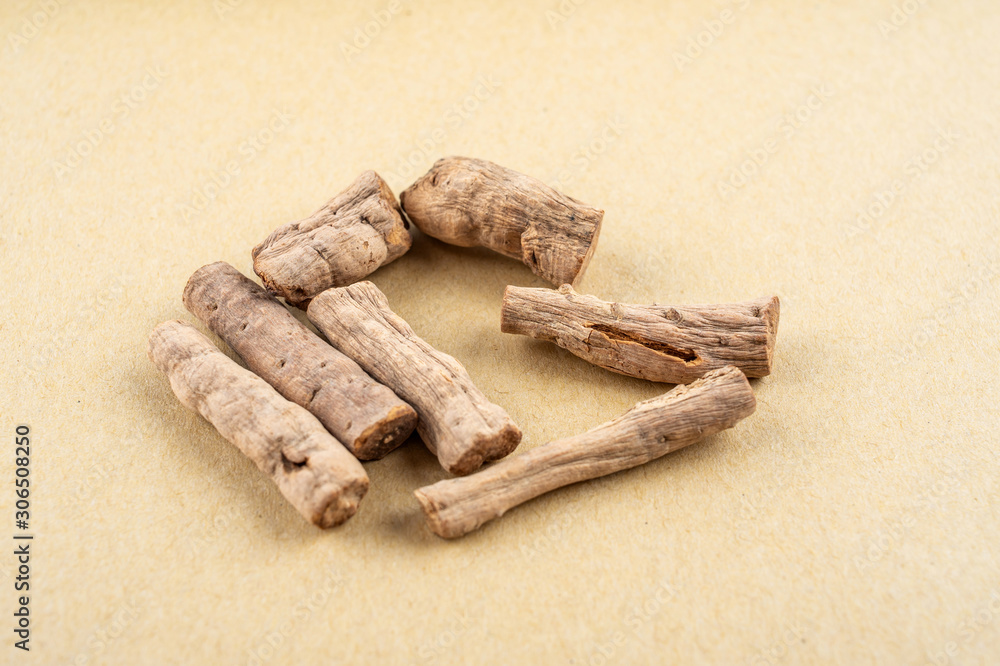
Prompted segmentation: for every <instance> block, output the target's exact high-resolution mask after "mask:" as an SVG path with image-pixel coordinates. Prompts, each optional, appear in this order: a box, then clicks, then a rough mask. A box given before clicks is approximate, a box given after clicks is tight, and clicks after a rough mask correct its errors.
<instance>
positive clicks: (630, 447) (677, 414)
mask: <svg viewBox="0 0 1000 666" xmlns="http://www.w3.org/2000/svg"><path fill="white" fill-rule="evenodd" d="M756 405H757V403H756V400H755V398H754V395H753V390H752V389H751V388H750V384H749V382H748V381H747V378H746V376H745V375H744V374H743V373H742V372H740V371H739V370H737V369H736V368H733V367H727V368H722V369H721V370H714V371H712V372H710V373H709V374H707V375H705V377H703V378H702V379H699V380H698V381H696V382H694V383H693V384H690V385H687V386H685V385H681V386H677V387H676V388H674V389H673V390H672V391H669V392H667V393H665V394H664V395H661V396H658V397H656V398H652V399H650V400H646V401H644V402H640V403H639V404H637V405H636V406H635V407H633V408H632V409H630V410H629V411H627V412H625V413H624V414H622V415H621V416H619V417H618V418H616V419H614V420H611V421H608V422H607V423H604V424H602V425H600V426H598V427H596V428H594V429H593V430H589V431H587V432H585V433H583V434H580V435H576V436H574V437H568V438H565V439H558V440H555V441H552V442H549V443H548V444H545V445H543V446H540V447H538V448H535V449H532V450H531V451H528V452H527V453H525V454H523V455H520V456H516V457H514V458H508V459H507V460H503V461H501V462H499V463H497V464H496V465H494V466H492V467H489V468H488V469H485V470H482V471H481V472H478V473H476V474H473V475H472V476H467V477H465V478H462V479H446V480H444V481H439V482H437V483H435V484H434V485H431V486H426V487H424V488H420V489H419V490H417V491H415V495H416V497H417V499H418V500H419V501H420V505H421V506H422V507H423V510H424V513H425V514H426V516H427V523H428V525H429V526H430V528H431V530H432V531H433V532H434V533H435V534H437V535H438V536H440V537H444V538H446V539H451V538H455V537H460V536H462V535H464V534H468V533H469V532H471V531H473V530H476V529H478V528H479V527H480V526H482V525H483V524H484V523H486V522H487V521H490V520H493V519H494V518H498V517H500V516H502V515H503V514H504V513H505V512H506V511H508V510H509V509H511V508H513V507H515V506H518V505H519V504H522V503H524V502H527V501H528V500H530V499H533V498H535V497H538V496H539V495H542V494H544V493H547V492H549V491H551V490H555V489H556V488H561V487H563V486H566V485H569V484H571V483H577V482H579V481H586V480H588V479H595V478H597V477H600V476H605V475H607V474H612V473H614V472H618V471H621V470H624V469H629V468H631V467H636V466H638V465H642V464H644V463H647V462H649V461H650V460H654V459H656V458H659V457H661V456H663V455H666V454H667V453H670V452H671V451H676V450H677V449H680V448H683V447H685V446H688V445H690V444H694V443H695V442H697V441H698V440H700V439H702V438H703V437H707V436H709V435H713V434H715V433H718V432H721V431H722V430H725V429H727V428H731V427H733V426H734V425H736V423H737V422H738V421H740V420H741V419H744V418H746V417H747V416H750V415H751V414H753V412H754V409H755V408H756Z"/></svg>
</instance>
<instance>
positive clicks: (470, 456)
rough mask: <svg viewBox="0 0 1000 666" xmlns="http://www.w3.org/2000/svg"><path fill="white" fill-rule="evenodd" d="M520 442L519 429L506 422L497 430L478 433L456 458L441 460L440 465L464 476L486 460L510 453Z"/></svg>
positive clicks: (502, 456) (496, 458)
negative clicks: (485, 433)
mask: <svg viewBox="0 0 1000 666" xmlns="http://www.w3.org/2000/svg"><path fill="white" fill-rule="evenodd" d="M520 443H521V429H520V428H518V427H517V426H516V425H514V424H513V423H510V422H508V423H507V424H506V425H505V426H504V427H503V428H502V429H501V430H500V431H499V432H495V433H490V434H489V435H479V436H478V437H476V438H475V440H474V441H473V444H472V446H470V447H469V448H468V449H467V450H466V451H465V452H464V453H462V455H461V457H459V458H458V460H454V461H451V460H447V461H446V460H442V461H440V462H441V466H442V467H444V468H445V469H446V470H448V471H449V472H451V473H452V474H454V475H455V476H466V475H468V474H472V473H473V472H475V471H476V470H478V469H479V468H480V467H482V466H483V465H484V464H486V463H488V462H493V461H494V460H499V459H500V458H504V457H506V456H508V455H510V454H511V453H512V452H513V451H514V449H516V448H517V445H518V444H520Z"/></svg>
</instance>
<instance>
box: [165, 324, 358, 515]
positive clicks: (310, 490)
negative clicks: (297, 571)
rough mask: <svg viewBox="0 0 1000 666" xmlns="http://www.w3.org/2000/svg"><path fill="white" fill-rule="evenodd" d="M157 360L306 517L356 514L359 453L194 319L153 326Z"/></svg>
mask: <svg viewBox="0 0 1000 666" xmlns="http://www.w3.org/2000/svg"><path fill="white" fill-rule="evenodd" d="M149 357H150V359H152V361H153V363H155V364H156V367H158V368H159V369H160V370H161V371H163V372H164V373H165V374H166V375H167V377H168V378H169V379H170V387H171V388H172V389H173V391H174V393H175V394H176V395H177V398H178V399H179V400H180V401H181V403H182V404H183V405H185V406H186V407H188V408H190V409H192V410H194V411H196V412H198V413H199V414H201V415H202V416H204V417H205V418H206V419H207V420H208V421H209V422H210V423H211V424H212V425H214V426H215V428H216V429H217V430H218V431H219V433H220V434H221V435H222V436H223V437H225V438H226V439H228V440H229V441H230V442H232V443H233V444H235V445H236V446H237V447H239V449H240V450H241V451H242V452H243V453H244V454H246V456H247V457H248V458H250V459H251V460H252V461H253V462H254V463H256V465H257V467H259V468H260V470H261V471H262V472H264V473H265V474H267V475H268V476H270V477H271V478H272V479H274V482H275V483H276V484H278V488H279V489H280V490H281V493H282V494H283V495H284V496H285V497H286V498H287V499H288V501H289V502H291V503H292V505H293V506H294V507H295V508H296V509H297V510H298V511H299V513H301V514H302V515H303V516H305V518H306V519H307V520H308V521H309V522H311V523H313V524H314V525H318V526H319V527H324V528H325V527H333V526H335V525H339V524H341V523H343V522H344V521H345V520H347V519H348V518H350V517H351V516H353V515H354V513H355V512H356V511H357V509H358V503H359V502H360V501H361V498H362V497H364V495H365V493H366V492H367V491H368V475H367V474H365V470H364V468H363V467H362V466H361V463H359V462H358V460H357V458H355V457H354V456H352V455H351V454H350V453H349V452H348V451H347V449H345V448H344V447H343V445H341V443H340V442H338V441H337V440H336V439H335V438H334V437H333V436H332V435H330V433H328V432H327V431H326V430H325V429H324V428H323V425H322V424H321V423H320V422H319V421H318V420H317V419H316V417H315V416H313V415H312V414H310V413H309V412H307V411H306V410H305V409H303V408H301V407H299V406H298V405H296V404H295V403H292V402H289V401H287V400H285V399H284V398H282V397H281V396H280V395H278V393H277V391H275V390H274V389H273V388H271V386H270V385H269V384H268V383H267V382H265V381H264V380H263V379H261V378H260V377H258V376H257V375H255V374H253V373H252V372H250V371H249V370H246V369H244V368H242V367H240V366H239V365H238V364H237V363H236V362H235V361H233V360H232V359H230V358H229V357H228V356H226V355H225V354H223V353H222V352H221V351H219V349H218V348H217V347H216V346H215V345H213V344H212V343H211V342H210V341H209V340H208V338H206V337H205V336H204V335H202V334H201V333H199V332H198V330H197V329H195V328H194V327H193V326H191V325H190V324H187V323H185V322H182V321H168V322H164V323H162V324H160V325H159V326H157V327H156V328H155V329H153V332H152V334H151V335H150V337H149Z"/></svg>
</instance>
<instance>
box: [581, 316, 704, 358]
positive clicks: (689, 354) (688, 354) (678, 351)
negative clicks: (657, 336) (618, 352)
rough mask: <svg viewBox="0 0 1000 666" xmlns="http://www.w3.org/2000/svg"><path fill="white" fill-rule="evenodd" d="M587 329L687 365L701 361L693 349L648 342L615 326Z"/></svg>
mask: <svg viewBox="0 0 1000 666" xmlns="http://www.w3.org/2000/svg"><path fill="white" fill-rule="evenodd" d="M586 327H587V328H589V329H590V330H592V331H597V332H598V333H603V334H604V335H605V336H606V337H607V338H608V339H609V340H614V341H615V342H631V343H633V344H637V345H642V346H643V347H645V348H646V349H652V350H653V351H655V352H659V353H661V354H665V355H667V356H673V357H674V358H677V359H680V360H681V361H684V362H685V363H696V362H698V361H699V360H700V359H699V358H698V354H697V353H696V352H695V351H694V350H693V349H684V348H682V347H674V346H673V345H668V344H667V343H665V342H656V341H655V340H647V339H646V338H643V337H640V336H637V335H633V334H631V333H626V332H625V331H621V330H618V329H617V328H615V327H613V326H605V325H604V324H587V325H586Z"/></svg>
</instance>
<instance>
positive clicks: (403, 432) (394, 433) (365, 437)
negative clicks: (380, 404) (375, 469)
mask: <svg viewBox="0 0 1000 666" xmlns="http://www.w3.org/2000/svg"><path fill="white" fill-rule="evenodd" d="M416 427H417V413H416V412H415V411H414V410H413V408H412V407H410V406H409V405H397V406H396V407H393V408H392V409H391V410H389V413H388V414H386V416H385V418H384V419H382V420H381V421H379V422H378V423H375V424H373V425H371V426H370V427H368V428H367V429H366V430H365V431H364V432H363V433H361V435H359V436H358V438H357V439H356V440H354V444H353V446H352V447H351V448H352V451H351V452H352V453H353V454H354V455H355V456H357V458H358V460H378V459H380V458H383V457H385V456H386V455H388V454H389V453H391V452H392V451H394V450H395V449H397V448H399V446H400V445H401V444H402V443H403V442H405V441H406V438H407V437H409V436H410V434H411V433H413V430H414V428H416Z"/></svg>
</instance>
